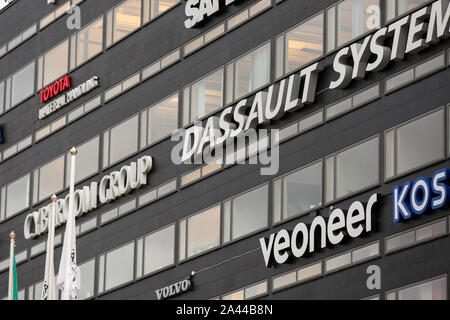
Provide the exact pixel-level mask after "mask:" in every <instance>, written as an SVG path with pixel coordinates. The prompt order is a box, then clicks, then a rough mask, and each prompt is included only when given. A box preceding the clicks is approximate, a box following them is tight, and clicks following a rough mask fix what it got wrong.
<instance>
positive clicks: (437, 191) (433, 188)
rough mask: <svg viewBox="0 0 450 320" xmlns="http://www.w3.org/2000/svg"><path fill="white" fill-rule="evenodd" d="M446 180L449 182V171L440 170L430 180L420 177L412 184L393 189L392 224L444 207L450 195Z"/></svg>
mask: <svg viewBox="0 0 450 320" xmlns="http://www.w3.org/2000/svg"><path fill="white" fill-rule="evenodd" d="M447 180H450V169H441V170H439V171H436V172H435V174H434V175H433V178H432V179H429V178H424V177H420V178H418V179H416V180H415V181H414V182H406V183H405V184H403V185H402V186H396V187H394V189H393V195H392V197H393V200H392V202H393V210H394V212H393V215H394V217H393V219H394V222H399V221H400V220H408V219H410V218H411V217H413V215H421V214H423V213H425V212H426V211H427V210H429V209H430V208H431V209H432V210H436V209H441V208H444V207H446V206H447V204H448V199H449V196H448V195H449V193H450V187H449V185H448V183H447Z"/></svg>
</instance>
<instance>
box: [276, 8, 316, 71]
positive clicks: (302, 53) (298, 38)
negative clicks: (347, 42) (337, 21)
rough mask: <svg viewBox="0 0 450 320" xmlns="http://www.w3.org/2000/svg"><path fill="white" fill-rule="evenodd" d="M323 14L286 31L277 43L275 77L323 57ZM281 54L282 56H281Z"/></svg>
mask: <svg viewBox="0 0 450 320" xmlns="http://www.w3.org/2000/svg"><path fill="white" fill-rule="evenodd" d="M323 25H324V15H323V13H321V14H319V15H317V16H315V17H314V18H311V19H309V20H308V21H306V22H303V23H302V24H300V25H298V26H297V27H295V28H294V29H292V30H290V31H288V32H287V33H286V34H284V35H282V36H281V40H279V41H277V52H279V54H278V55H277V60H278V59H282V60H283V61H284V62H283V61H277V66H278V67H277V69H278V68H283V67H284V69H283V70H277V77H280V76H282V75H283V74H285V73H288V72H291V71H293V70H295V69H297V68H299V67H301V66H303V65H306V64H307V63H308V62H310V61H312V60H314V59H316V58H318V57H320V56H322V55H323V41H324V39H323V38H324V31H323V30H324V26H323ZM280 46H281V47H280ZM281 52H283V54H281Z"/></svg>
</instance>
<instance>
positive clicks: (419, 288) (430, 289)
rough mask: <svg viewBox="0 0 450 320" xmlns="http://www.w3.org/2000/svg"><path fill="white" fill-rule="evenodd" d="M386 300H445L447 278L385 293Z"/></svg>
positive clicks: (443, 277)
mask: <svg viewBox="0 0 450 320" xmlns="http://www.w3.org/2000/svg"><path fill="white" fill-rule="evenodd" d="M386 298H387V300H396V299H397V300H446V299H447V277H446V276H445V275H444V276H442V277H439V278H437V279H434V280H429V281H426V282H423V283H420V284H416V285H412V286H408V287H406V288H403V289H399V290H393V291H391V292H388V293H386Z"/></svg>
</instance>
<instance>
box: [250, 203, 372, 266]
mask: <svg viewBox="0 0 450 320" xmlns="http://www.w3.org/2000/svg"><path fill="white" fill-rule="evenodd" d="M379 198H380V196H379V195H378V194H373V195H372V196H371V197H370V198H369V200H368V201H367V204H366V206H365V207H364V205H363V204H362V203H361V202H359V201H355V202H353V203H352V204H351V205H350V208H349V209H348V211H347V215H345V214H344V211H343V210H342V209H334V210H333V211H332V212H331V214H330V217H329V218H328V220H325V218H324V217H322V216H317V217H316V218H314V220H313V221H312V223H311V225H310V226H309V228H308V226H307V225H306V224H304V223H303V222H301V223H299V224H297V225H296V226H295V228H294V230H293V231H292V232H289V231H287V230H285V229H283V230H281V231H279V232H277V233H273V234H271V235H270V236H269V238H268V239H266V238H261V239H259V242H260V244H261V250H262V253H263V257H264V261H265V264H266V267H272V266H273V265H275V264H284V263H287V262H288V261H289V260H290V259H292V258H301V257H302V256H303V255H305V254H307V253H312V252H314V251H315V250H316V244H319V243H320V248H321V249H323V248H325V247H326V246H327V244H328V243H329V244H331V245H337V244H339V243H341V242H342V241H343V240H344V238H345V237H350V238H357V237H359V236H361V235H362V233H363V232H366V233H368V232H370V231H372V228H373V225H372V210H373V208H374V206H375V205H376V204H377V203H378V200H379ZM316 229H320V239H319V241H316V238H315V236H316Z"/></svg>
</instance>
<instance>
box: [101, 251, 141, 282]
mask: <svg viewBox="0 0 450 320" xmlns="http://www.w3.org/2000/svg"><path fill="white" fill-rule="evenodd" d="M105 257H106V262H105V289H104V290H109V289H111V288H114V287H117V286H119V285H121V284H124V283H126V282H128V281H131V280H133V277H134V242H131V243H129V244H127V245H124V246H123V247H120V248H118V249H115V250H113V251H110V252H108V253H106V254H105Z"/></svg>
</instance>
